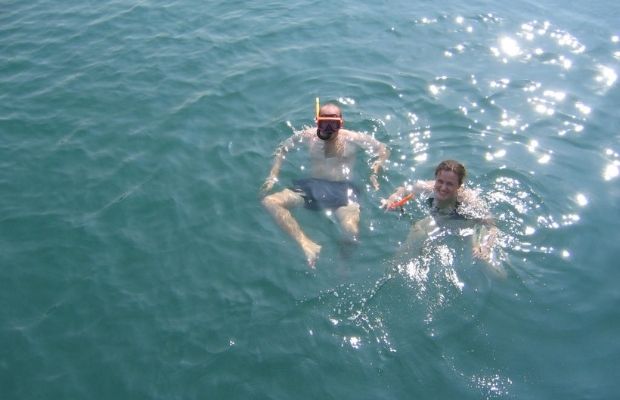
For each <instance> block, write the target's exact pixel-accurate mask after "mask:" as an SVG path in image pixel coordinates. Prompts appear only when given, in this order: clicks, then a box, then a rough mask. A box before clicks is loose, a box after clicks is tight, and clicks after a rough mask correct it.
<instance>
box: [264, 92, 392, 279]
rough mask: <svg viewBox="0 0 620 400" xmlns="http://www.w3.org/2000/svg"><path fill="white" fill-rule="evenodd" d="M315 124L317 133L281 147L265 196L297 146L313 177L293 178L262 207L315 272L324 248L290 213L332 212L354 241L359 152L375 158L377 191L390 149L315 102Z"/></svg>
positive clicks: (337, 112) (336, 110) (373, 180)
mask: <svg viewBox="0 0 620 400" xmlns="http://www.w3.org/2000/svg"><path fill="white" fill-rule="evenodd" d="M316 124H317V129H316V130H313V129H307V130H304V131H302V132H298V133H295V134H294V135H293V136H291V137H290V138H288V139H287V140H285V141H284V142H282V143H281V144H280V146H279V147H278V149H277V150H276V153H275V158H274V163H273V167H272V168H271V172H270V174H269V176H268V177H267V179H266V180H265V183H264V184H263V187H262V190H263V193H266V192H268V191H270V190H271V189H272V188H273V186H274V184H275V183H276V182H277V181H278V173H279V172H280V167H281V165H282V160H283V159H284V157H285V155H286V153H287V152H288V151H290V150H292V149H293V148H295V147H296V146H305V147H306V148H307V150H308V152H309V155H310V162H311V175H312V177H311V178H306V179H298V180H295V181H293V185H292V186H291V187H289V188H286V189H284V190H282V191H281V192H278V193H273V194H270V195H268V196H266V197H265V198H264V199H263V205H264V206H265V208H266V209H267V210H268V211H269V213H270V214H271V215H272V216H273V217H274V218H275V220H276V222H277V223H278V224H279V225H280V227H281V228H282V229H283V230H284V231H285V232H286V233H288V234H289V235H290V236H291V237H292V238H293V239H295V241H296V242H297V244H299V246H300V247H301V249H302V250H303V252H304V254H305V256H306V259H307V261H308V265H309V266H310V267H311V268H314V266H315V263H316V260H317V258H318V256H319V253H320V251H321V246H320V245H318V244H317V243H315V242H314V241H312V240H311V239H310V238H308V236H306V234H305V233H304V232H303V231H302V230H301V227H300V226H299V224H298V222H297V221H296V220H295V218H294V217H293V215H292V214H291V211H290V210H291V209H292V208H295V207H300V206H301V205H305V207H306V208H309V209H312V210H322V209H324V210H329V211H332V212H333V214H334V215H335V217H336V219H337V220H338V223H339V225H340V227H341V229H342V231H343V233H344V234H345V236H346V237H347V239H348V240H351V241H356V240H357V235H358V232H359V219H360V206H359V204H358V202H357V195H358V192H359V190H358V189H357V187H356V186H355V185H354V184H353V183H352V182H351V174H352V170H353V167H354V165H355V154H356V152H357V150H359V149H363V150H365V151H366V152H367V153H369V154H370V155H371V157H376V158H377V159H376V161H375V162H374V163H373V164H372V166H371V170H372V175H371V176H370V181H371V183H372V185H373V187H374V189H375V190H378V189H379V182H378V180H377V174H378V173H379V171H380V169H381V166H382V165H383V163H384V162H385V161H386V160H387V158H388V157H389V151H388V149H387V147H386V146H385V145H384V144H383V143H381V142H379V141H378V140H376V139H375V138H373V137H371V136H369V135H367V134H363V133H359V132H353V131H349V130H346V129H343V124H344V120H343V118H342V114H341V111H340V108H339V107H338V106H336V105H335V104H326V105H324V106H323V107H320V108H319V105H318V99H317V115H316Z"/></svg>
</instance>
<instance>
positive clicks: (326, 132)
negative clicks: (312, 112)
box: [316, 104, 344, 140]
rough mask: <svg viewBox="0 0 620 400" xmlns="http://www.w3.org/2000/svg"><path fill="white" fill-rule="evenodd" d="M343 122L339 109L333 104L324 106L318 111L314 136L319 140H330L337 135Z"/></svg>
mask: <svg viewBox="0 0 620 400" xmlns="http://www.w3.org/2000/svg"><path fill="white" fill-rule="evenodd" d="M343 124H344V120H343V119H342V114H341V112H340V108H339V107H338V106H337V105H335V104H325V105H324V106H323V107H321V109H320V110H319V115H318V117H317V120H316V127H317V129H316V134H317V136H318V137H319V139H322V140H330V139H332V138H335V137H336V136H337V135H338V131H339V130H340V128H342V125H343Z"/></svg>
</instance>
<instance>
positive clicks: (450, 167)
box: [435, 160, 467, 186]
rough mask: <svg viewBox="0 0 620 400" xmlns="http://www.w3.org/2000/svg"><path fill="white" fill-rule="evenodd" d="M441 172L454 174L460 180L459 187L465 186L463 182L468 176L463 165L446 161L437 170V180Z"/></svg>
mask: <svg viewBox="0 0 620 400" xmlns="http://www.w3.org/2000/svg"><path fill="white" fill-rule="evenodd" d="M441 171H452V172H454V173H455V174H456V176H458V178H459V186H461V185H462V184H463V181H464V180H465V175H467V172H466V171H465V167H464V166H463V164H461V163H460V162H458V161H454V160H445V161H442V162H440V163H439V165H438V166H437V168H435V178H437V175H439V172H441Z"/></svg>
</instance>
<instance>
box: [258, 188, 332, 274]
mask: <svg viewBox="0 0 620 400" xmlns="http://www.w3.org/2000/svg"><path fill="white" fill-rule="evenodd" d="M303 204H304V198H303V197H302V196H301V195H300V194H299V193H296V192H293V191H292V190H290V189H284V190H283V191H281V192H278V193H274V194H270V195H269V196H266V197H265V198H264V199H263V205H264V206H265V208H266V209H267V211H269V213H270V214H271V215H272V216H273V218H274V219H275V220H276V222H277V223H278V225H280V227H281V228H282V229H283V230H284V231H285V232H286V233H288V234H289V235H290V236H291V237H292V238H293V239H295V241H296V242H297V244H299V246H300V247H301V249H302V250H303V252H304V254H305V256H306V259H307V260H308V265H309V266H310V267H311V268H314V264H315V263H316V259H317V258H318V256H319V252H320V251H321V246H319V245H318V244H316V243H315V242H313V241H312V240H310V239H309V238H308V236H306V234H305V233H304V232H303V231H302V230H301V227H300V226H299V223H298V222H297V221H296V220H295V218H293V214H291V212H290V211H289V209H291V208H293V207H300V206H302V205H303Z"/></svg>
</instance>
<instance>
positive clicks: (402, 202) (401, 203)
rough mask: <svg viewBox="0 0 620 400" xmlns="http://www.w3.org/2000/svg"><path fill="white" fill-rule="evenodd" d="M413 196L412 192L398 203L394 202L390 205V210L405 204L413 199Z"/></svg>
mask: <svg viewBox="0 0 620 400" xmlns="http://www.w3.org/2000/svg"><path fill="white" fill-rule="evenodd" d="M412 198H413V193H410V194H408V195H406V196H405V197H403V198H402V199H400V200H399V201H397V202H396V203H392V204H390V205H389V206H388V210H393V209H395V208H399V207H402V206H404V205H405V204H406V203H407V202H408V201H409V200H411V199H412Z"/></svg>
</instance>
